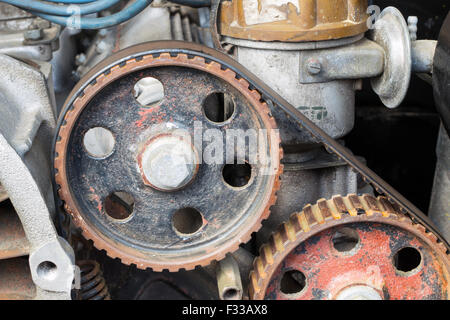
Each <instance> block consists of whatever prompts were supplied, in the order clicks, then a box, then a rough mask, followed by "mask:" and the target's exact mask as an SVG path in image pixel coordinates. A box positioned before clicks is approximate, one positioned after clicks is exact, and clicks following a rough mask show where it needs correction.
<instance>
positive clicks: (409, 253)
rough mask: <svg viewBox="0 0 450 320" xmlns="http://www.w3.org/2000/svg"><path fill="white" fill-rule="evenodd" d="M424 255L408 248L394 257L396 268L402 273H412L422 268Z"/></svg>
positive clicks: (401, 250)
mask: <svg viewBox="0 0 450 320" xmlns="http://www.w3.org/2000/svg"><path fill="white" fill-rule="evenodd" d="M421 262H422V255H421V254H420V252H419V250H417V249H416V248H411V247H406V248H403V249H400V250H399V251H397V253H396V254H395V255H394V261H393V263H394V267H395V268H396V269H397V270H398V271H401V272H411V271H413V270H414V269H416V268H417V267H419V266H420V263H421Z"/></svg>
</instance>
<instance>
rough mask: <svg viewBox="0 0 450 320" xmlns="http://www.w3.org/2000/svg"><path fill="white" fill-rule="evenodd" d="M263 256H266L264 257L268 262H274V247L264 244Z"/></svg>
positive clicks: (262, 248)
mask: <svg viewBox="0 0 450 320" xmlns="http://www.w3.org/2000/svg"><path fill="white" fill-rule="evenodd" d="M261 257H264V258H263V259H264V261H265V262H266V263H267V264H272V263H273V255H272V248H270V246H268V245H263V246H262V247H261Z"/></svg>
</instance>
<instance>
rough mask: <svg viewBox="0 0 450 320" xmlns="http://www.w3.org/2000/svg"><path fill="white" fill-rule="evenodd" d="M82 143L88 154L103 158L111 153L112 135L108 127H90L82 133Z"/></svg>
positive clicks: (113, 142)
mask: <svg viewBox="0 0 450 320" xmlns="http://www.w3.org/2000/svg"><path fill="white" fill-rule="evenodd" d="M83 145H84V148H85V149H86V151H87V152H88V153H89V155H90V156H92V157H94V158H99V159H103V158H106V157H108V156H109V155H111V153H112V152H113V150H114V145H115V141H114V136H113V134H112V133H111V131H109V130H108V129H105V128H102V127H95V128H91V129H89V130H88V131H87V132H86V133H85V134H84V137H83Z"/></svg>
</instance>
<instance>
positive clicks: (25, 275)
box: [0, 258, 36, 300]
mask: <svg viewBox="0 0 450 320" xmlns="http://www.w3.org/2000/svg"><path fill="white" fill-rule="evenodd" d="M0 279H2V281H0V300H31V299H33V298H34V297H35V296H36V287H35V285H34V283H33V280H32V279H31V272H30V267H29V265H28V259H25V258H16V259H8V260H3V261H0Z"/></svg>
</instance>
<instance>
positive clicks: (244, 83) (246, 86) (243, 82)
mask: <svg viewBox="0 0 450 320" xmlns="http://www.w3.org/2000/svg"><path fill="white" fill-rule="evenodd" d="M238 81H239V83H240V84H241V86H242V87H243V88H245V89H248V88H249V86H250V84H249V83H248V81H247V80H245V79H244V78H240V79H239V80H238ZM258 100H259V99H258Z"/></svg>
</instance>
